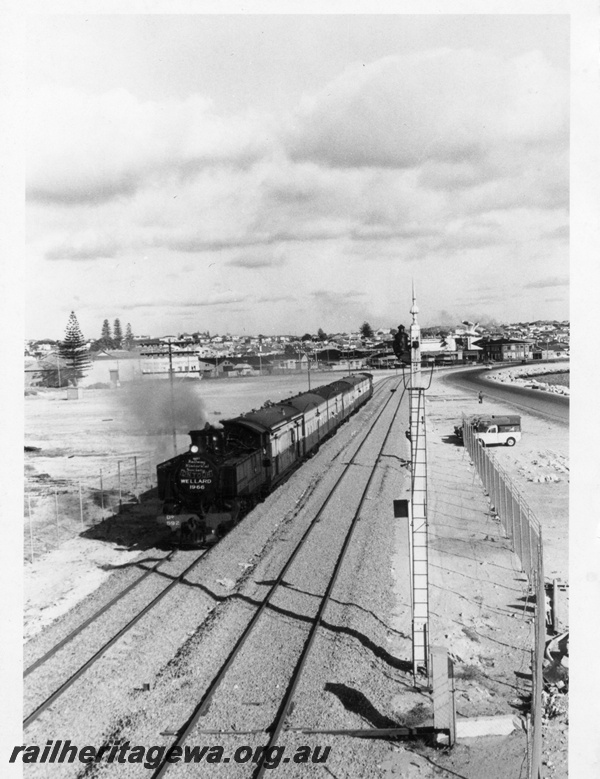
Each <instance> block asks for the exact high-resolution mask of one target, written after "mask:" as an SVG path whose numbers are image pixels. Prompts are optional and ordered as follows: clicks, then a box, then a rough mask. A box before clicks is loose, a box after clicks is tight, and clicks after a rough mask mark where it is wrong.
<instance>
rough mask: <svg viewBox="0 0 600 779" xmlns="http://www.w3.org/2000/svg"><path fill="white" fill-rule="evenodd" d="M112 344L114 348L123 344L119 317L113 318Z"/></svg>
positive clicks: (118, 347)
mask: <svg viewBox="0 0 600 779" xmlns="http://www.w3.org/2000/svg"><path fill="white" fill-rule="evenodd" d="M113 345H114V347H115V349H120V348H121V346H122V345H123V330H122V329H121V320H120V319H115V323H114V325H113Z"/></svg>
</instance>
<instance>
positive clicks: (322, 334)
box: [317, 327, 327, 341]
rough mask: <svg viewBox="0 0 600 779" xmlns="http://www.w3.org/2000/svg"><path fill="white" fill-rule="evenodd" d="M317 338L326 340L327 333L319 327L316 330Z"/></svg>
mask: <svg viewBox="0 0 600 779" xmlns="http://www.w3.org/2000/svg"><path fill="white" fill-rule="evenodd" d="M317 338H318V339H319V341H326V340H327V333H326V332H325V330H323V328H321V327H320V328H319V329H318V330H317Z"/></svg>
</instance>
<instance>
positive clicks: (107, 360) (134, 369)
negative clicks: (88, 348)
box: [79, 349, 142, 388]
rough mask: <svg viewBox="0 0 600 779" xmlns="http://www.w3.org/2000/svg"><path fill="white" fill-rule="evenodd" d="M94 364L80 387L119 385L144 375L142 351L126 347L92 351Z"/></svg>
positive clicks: (80, 383) (81, 381)
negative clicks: (128, 349) (130, 349)
mask: <svg viewBox="0 0 600 779" xmlns="http://www.w3.org/2000/svg"><path fill="white" fill-rule="evenodd" d="M90 356H91V358H92V364H91V366H90V369H89V370H88V371H87V372H86V375H85V376H84V377H83V379H81V380H80V382H79V386H80V387H84V388H85V387H89V386H90V385H94V384H108V385H110V386H111V387H118V386H119V385H120V384H122V383H123V382H127V381H135V380H136V379H140V378H141V377H142V361H141V358H140V352H139V351H136V350H133V351H130V352H129V351H127V350H125V349H111V350H110V351H102V352H92V353H91V355H90Z"/></svg>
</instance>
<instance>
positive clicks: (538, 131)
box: [287, 49, 568, 179]
mask: <svg viewBox="0 0 600 779" xmlns="http://www.w3.org/2000/svg"><path fill="white" fill-rule="evenodd" d="M567 128H568V81H567V76H566V74H565V73H564V72H563V71H561V70H559V69H558V68H556V67H554V66H552V65H551V64H550V63H549V62H547V61H546V60H545V59H544V57H543V55H542V54H540V53H539V52H531V53H529V54H526V55H521V56H519V57H515V58H513V59H512V60H509V61H506V60H505V59H503V58H502V57H500V56H499V55H497V54H495V53H493V52H489V53H484V52H481V51H477V52H476V51H471V50H450V49H443V50H436V51H426V52H418V53H411V54H407V55H398V56H390V57H386V58H384V59H381V60H378V61H376V62H374V63H370V64H368V65H364V64H363V63H358V64H356V65H355V66H353V67H351V68H348V69H347V70H346V71H345V72H344V73H343V74H342V75H341V76H340V77H338V78H337V79H335V80H334V81H333V82H331V83H330V84H328V85H327V86H326V87H325V88H324V89H323V90H321V91H320V92H319V93H317V94H316V95H314V96H306V97H305V98H304V101H303V103H302V105H301V106H300V108H299V109H298V111H297V112H296V114H295V116H294V117H293V121H291V122H290V125H289V127H288V131H287V148H288V150H289V152H290V155H291V156H292V157H293V158H294V159H299V160H313V161H318V162H320V163H322V164H326V165H330V166H334V167H360V166H377V167H393V168H411V167H416V166H421V165H424V164H425V163H427V162H430V161H432V160H435V161H437V162H442V163H444V164H445V165H446V166H449V168H447V170H446V172H448V170H449V169H451V168H452V166H454V172H455V175H456V174H458V175H460V176H461V177H463V179H464V177H465V176H466V178H467V179H469V178H471V177H473V176H475V177H478V176H479V172H478V171H477V170H475V169H474V167H473V166H478V165H479V164H480V163H481V162H482V161H483V160H485V158H486V156H487V154H488V148H489V147H490V146H492V147H493V146H495V145H496V144H498V143H501V144H506V143H519V144H523V143H528V144H536V143H539V142H540V141H549V140H552V141H555V140H558V139H563V140H564V139H565V138H566V135H567Z"/></svg>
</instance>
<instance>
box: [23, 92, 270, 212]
mask: <svg viewBox="0 0 600 779" xmlns="http://www.w3.org/2000/svg"><path fill="white" fill-rule="evenodd" d="M28 114H29V115H28V130H29V149H28V182H27V193H28V196H29V198H31V199H32V200H35V201H39V202H45V203H57V204H62V205H75V204H84V205H85V204H94V203H101V202H105V201H107V200H110V199H114V198H117V197H124V196H128V195H131V194H132V193H134V192H135V191H136V190H137V189H138V188H140V187H143V186H151V185H152V184H153V183H155V184H156V182H157V180H161V179H163V178H165V177H166V176H168V175H173V174H176V175H177V176H179V178H180V179H181V180H185V179H187V178H190V177H194V176H195V175H196V174H197V173H198V171H200V170H202V169H204V168H206V167H210V166H213V165H233V166H240V167H246V166H248V165H250V164H251V163H252V162H253V161H254V160H256V159H259V158H261V157H262V156H263V155H264V154H265V151H266V150H267V149H268V148H269V146H270V143H271V141H270V137H271V135H272V133H271V131H270V129H269V120H268V117H261V118H259V117H258V116H257V115H254V114H252V113H246V114H244V115H243V116H239V117H235V118H233V117H227V118H225V117H221V116H218V115H217V113H216V112H215V110H214V107H213V105H212V103H211V102H210V101H209V100H207V99H206V98H203V97H202V96H200V95H192V96H190V97H188V98H187V99H185V100H180V101H165V102H160V103H159V102H151V101H146V102H142V101H140V100H138V99H137V98H135V97H134V96H133V95H131V94H130V93H129V92H127V91H126V90H124V89H117V90H113V91H111V92H107V93H104V94H100V95H88V94H85V93H83V92H79V91H76V90H73V89H46V90H44V91H43V92H40V93H37V94H34V95H32V96H31V99H30V101H29V104H28Z"/></svg>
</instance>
